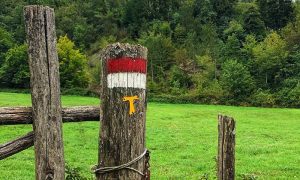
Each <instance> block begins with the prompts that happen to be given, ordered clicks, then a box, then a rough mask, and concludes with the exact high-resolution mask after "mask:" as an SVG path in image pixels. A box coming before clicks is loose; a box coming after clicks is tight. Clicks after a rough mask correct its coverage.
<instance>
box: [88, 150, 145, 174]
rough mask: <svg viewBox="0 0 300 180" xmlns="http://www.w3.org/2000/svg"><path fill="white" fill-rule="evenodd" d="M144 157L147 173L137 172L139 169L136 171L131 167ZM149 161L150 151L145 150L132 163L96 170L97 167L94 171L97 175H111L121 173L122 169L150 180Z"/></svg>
mask: <svg viewBox="0 0 300 180" xmlns="http://www.w3.org/2000/svg"><path fill="white" fill-rule="evenodd" d="M143 157H145V158H146V160H145V172H144V173H143V172H141V171H139V170H137V169H134V168H132V167H130V166H131V165H132V164H134V163H136V162H138V161H139V160H141V159H142V158H143ZM149 159H150V151H149V150H147V149H145V151H144V152H143V153H142V154H141V155H139V156H138V157H136V158H135V159H133V160H132V161H130V162H128V163H126V164H122V165H119V166H111V167H102V168H96V167H95V169H93V171H94V173H96V174H105V173H110V172H112V171H119V170H122V169H129V170H132V171H135V172H136V173H138V174H140V175H141V176H144V177H145V180H147V179H150V173H149V167H150V165H149Z"/></svg>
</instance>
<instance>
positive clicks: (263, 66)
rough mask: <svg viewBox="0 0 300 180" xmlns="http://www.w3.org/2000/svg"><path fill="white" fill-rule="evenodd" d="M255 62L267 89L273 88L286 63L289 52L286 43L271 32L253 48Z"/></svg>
mask: <svg viewBox="0 0 300 180" xmlns="http://www.w3.org/2000/svg"><path fill="white" fill-rule="evenodd" d="M253 54H254V60H255V63H256V64H257V68H258V70H259V72H260V75H262V74H264V78H262V77H260V78H259V79H264V81H263V80H261V82H264V85H265V87H273V88H274V85H276V84H277V83H279V82H278V81H277V80H276V77H277V76H278V72H280V69H281V67H282V66H283V64H284V63H285V61H286V57H287V55H288V52H287V51H286V42H285V41H284V40H283V39H282V38H281V37H280V36H279V35H278V34H277V33H276V32H271V33H270V34H269V35H268V36H267V37H266V38H265V39H264V41H263V42H261V43H259V44H258V45H257V46H256V47H254V48H253Z"/></svg>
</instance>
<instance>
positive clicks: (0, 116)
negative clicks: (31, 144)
mask: <svg viewBox="0 0 300 180" xmlns="http://www.w3.org/2000/svg"><path fill="white" fill-rule="evenodd" d="M99 117H100V107H98V106H77V107H68V108H63V109H62V120H63V122H80V121H99ZM14 124H32V108H31V107H1V108H0V125H14Z"/></svg>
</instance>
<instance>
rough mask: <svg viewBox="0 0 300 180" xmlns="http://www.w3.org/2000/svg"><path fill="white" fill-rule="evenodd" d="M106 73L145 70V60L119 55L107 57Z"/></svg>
mask: <svg viewBox="0 0 300 180" xmlns="http://www.w3.org/2000/svg"><path fill="white" fill-rule="evenodd" d="M107 71H108V73H118V72H138V73H146V72H147V61H146V60H145V59H143V58H130V57H121V58H116V59H109V60H108V62H107Z"/></svg>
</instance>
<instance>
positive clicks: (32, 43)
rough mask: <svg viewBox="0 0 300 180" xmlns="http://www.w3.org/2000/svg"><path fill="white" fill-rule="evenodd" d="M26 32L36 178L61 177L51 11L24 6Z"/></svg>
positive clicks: (57, 76) (55, 57)
mask: <svg viewBox="0 0 300 180" xmlns="http://www.w3.org/2000/svg"><path fill="white" fill-rule="evenodd" d="M24 17H25V29H26V33H27V43H28V54H29V67H30V75H31V78H30V82H31V100H32V119H33V129H34V134H35V138H34V149H35V174H36V179H39V180H40V179H47V180H50V179H55V180H63V179H64V174H65V166H64V153H63V150H64V148H63V139H62V118H61V102H60V83H59V70H58V69H59V62H58V56H57V50H56V34H55V20H54V19H55V18H54V11H53V9H51V8H49V7H43V6H35V5H34V6H26V7H25V8H24Z"/></svg>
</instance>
